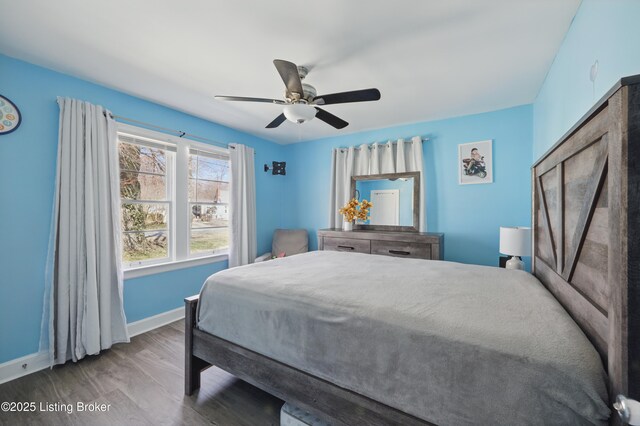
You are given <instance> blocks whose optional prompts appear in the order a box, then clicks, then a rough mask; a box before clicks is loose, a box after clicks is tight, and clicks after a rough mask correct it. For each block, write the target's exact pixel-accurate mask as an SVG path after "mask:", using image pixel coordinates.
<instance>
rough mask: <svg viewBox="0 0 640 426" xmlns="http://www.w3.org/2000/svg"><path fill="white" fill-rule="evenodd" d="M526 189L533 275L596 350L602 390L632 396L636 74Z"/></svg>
mask: <svg viewBox="0 0 640 426" xmlns="http://www.w3.org/2000/svg"><path fill="white" fill-rule="evenodd" d="M532 187H533V191H532V194H533V199H532V209H533V211H532V221H533V238H532V241H533V256H532V265H533V266H532V269H533V274H534V275H535V276H536V277H538V279H539V280H540V281H542V283H544V285H545V286H546V287H547V288H548V289H549V290H550V291H551V292H552V293H553V294H554V295H555V297H556V298H557V299H558V300H559V301H560V303H562V305H563V306H564V307H565V309H566V310H567V311H568V312H569V313H570V314H571V316H572V317H573V318H574V320H575V321H576V322H577V323H578V324H579V325H580V327H581V328H582V329H583V331H584V332H585V334H586V335H587V337H588V338H589V339H590V340H591V342H592V343H593V344H594V346H595V347H596V349H597V350H598V351H599V352H600V354H601V356H602V359H603V362H604V365H605V367H606V369H607V372H608V374H609V395H610V398H611V399H612V400H613V399H615V396H616V395H617V394H625V395H627V396H629V397H631V398H635V399H640V312H639V311H640V265H639V262H640V76H634V77H627V78H624V79H622V80H621V81H620V82H619V83H618V84H616V85H615V86H614V87H613V88H612V89H611V90H610V91H609V92H608V93H607V94H606V95H605V96H604V97H603V98H602V99H601V100H600V102H598V103H597V104H596V105H595V106H594V107H593V108H592V109H591V110H590V111H589V112H588V113H587V114H586V115H585V116H584V117H583V118H582V119H581V120H580V121H579V122H578V123H577V124H576V125H575V126H574V127H573V128H572V129H571V130H570V131H569V132H568V133H567V134H566V135H565V136H564V137H563V138H562V139H561V140H560V141H559V142H558V143H557V144H556V145H554V146H553V147H552V148H551V149H550V150H549V151H548V152H547V153H546V154H544V155H543V156H542V158H541V159H540V160H538V162H536V163H535V164H534V165H533V167H532ZM612 421H613V422H616V421H617V420H615V419H614V418H613V417H612Z"/></svg>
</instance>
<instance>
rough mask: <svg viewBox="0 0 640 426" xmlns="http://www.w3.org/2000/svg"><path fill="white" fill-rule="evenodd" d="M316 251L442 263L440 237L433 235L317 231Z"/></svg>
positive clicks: (422, 233)
mask: <svg viewBox="0 0 640 426" xmlns="http://www.w3.org/2000/svg"><path fill="white" fill-rule="evenodd" d="M318 249H319V250H333V251H345V252H354V253H367V254H382V255H385V256H395V257H409V258H414V259H430V260H442V258H443V255H444V234H440V233H434V232H396V231H370V230H355V231H343V230H341V229H320V230H319V231H318Z"/></svg>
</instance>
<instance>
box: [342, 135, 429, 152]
mask: <svg viewBox="0 0 640 426" xmlns="http://www.w3.org/2000/svg"><path fill="white" fill-rule="evenodd" d="M408 139H409V141H411V142H413V138H408ZM428 140H429V138H420V141H421V142H426V141H428ZM389 142H391V145H396V144H397V142H396V141H388V142H373V143H368V144H360V145H367V146H373V145H375V144H378V145H381V146H384V145H387V144H388V143H389ZM338 149H339V150H342V151H344V150H348V149H349V147H346V148H345V147H340V148H338ZM353 149H354V150H356V151H359V150H360V146H354V147H353Z"/></svg>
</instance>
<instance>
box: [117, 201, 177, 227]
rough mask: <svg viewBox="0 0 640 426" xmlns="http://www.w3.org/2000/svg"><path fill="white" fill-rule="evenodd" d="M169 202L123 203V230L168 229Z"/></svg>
mask: <svg viewBox="0 0 640 426" xmlns="http://www.w3.org/2000/svg"><path fill="white" fill-rule="evenodd" d="M167 208H168V206H167V204H160V203H153V204H151V203H149V204H133V203H126V202H124V203H122V230H123V231H148V230H158V229H160V230H166V229H167V220H168V214H169V213H168V210H167Z"/></svg>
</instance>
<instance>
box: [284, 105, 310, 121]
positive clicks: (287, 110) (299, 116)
mask: <svg viewBox="0 0 640 426" xmlns="http://www.w3.org/2000/svg"><path fill="white" fill-rule="evenodd" d="M283 112H284V116H285V117H287V120H289V121H293V122H294V123H298V124H302V123H304V122H306V121H309V120H312V119H313V117H315V116H316V113H317V111H316V109H315V108H314V107H312V106H311V105H307V104H290V105H286V106H285V107H284V111H283Z"/></svg>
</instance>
